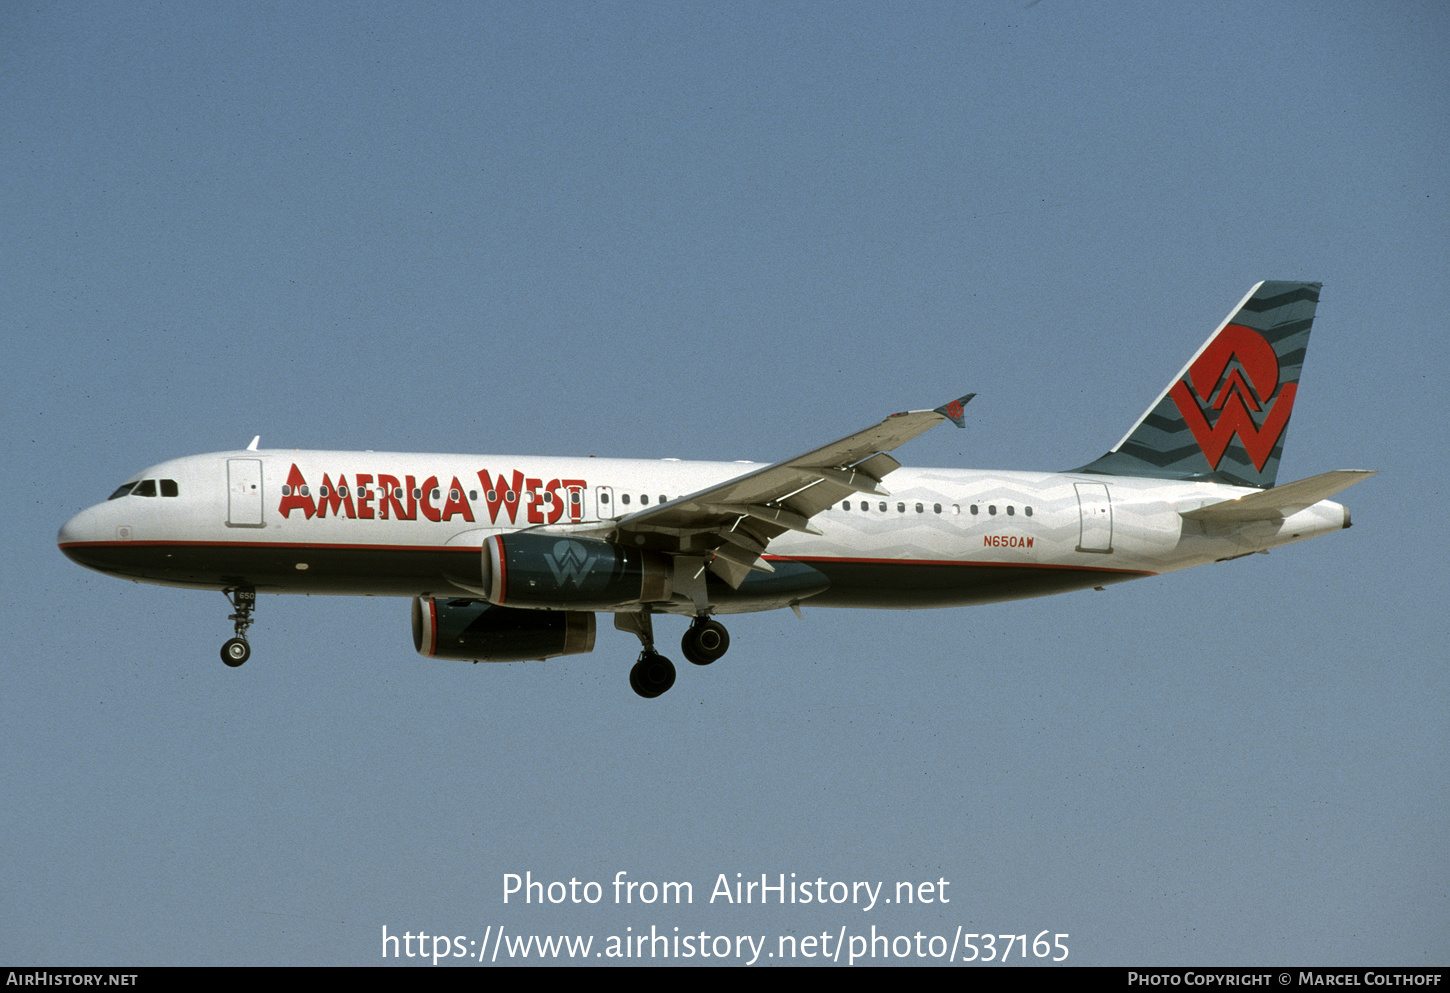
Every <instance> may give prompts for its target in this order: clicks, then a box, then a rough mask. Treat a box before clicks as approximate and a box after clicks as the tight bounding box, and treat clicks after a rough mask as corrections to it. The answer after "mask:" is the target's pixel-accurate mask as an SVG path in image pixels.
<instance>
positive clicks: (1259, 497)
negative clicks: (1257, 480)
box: [1180, 469, 1376, 524]
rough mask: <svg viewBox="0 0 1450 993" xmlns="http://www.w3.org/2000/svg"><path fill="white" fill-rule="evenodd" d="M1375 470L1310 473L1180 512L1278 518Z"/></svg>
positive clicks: (1218, 518) (1215, 517) (1197, 517)
mask: <svg viewBox="0 0 1450 993" xmlns="http://www.w3.org/2000/svg"><path fill="white" fill-rule="evenodd" d="M1375 472H1376V470H1372V469H1339V470H1336V471H1335V472H1326V473H1321V474H1320V475H1318V476H1310V477H1309V478H1308V479H1301V480H1299V481H1298V482H1294V483H1285V484H1284V485H1283V486H1275V487H1273V488H1272V489H1268V490H1264V491H1263V492H1262V493H1250V494H1249V495H1248V496H1242V497H1239V498H1238V499H1237V500H1224V501H1223V502H1221V503H1211V504H1209V505H1208V506H1207V507H1199V508H1198V509H1197V510H1185V511H1181V512H1180V513H1181V516H1182V517H1183V518H1184V519H1185V520H1189V521H1211V522H1216V523H1224V524H1228V523H1234V524H1242V523H1245V522H1247V521H1279V520H1283V519H1284V518H1285V517H1290V516H1292V515H1294V514H1297V513H1298V512H1299V511H1301V510H1303V509H1304V508H1305V507H1312V506H1314V504H1316V503H1318V502H1319V501H1320V500H1327V499H1329V498H1330V497H1332V496H1334V494H1336V493H1338V492H1339V491H1340V490H1343V489H1348V488H1349V487H1351V486H1353V485H1354V484H1355V483H1358V482H1359V481H1361V480H1364V479H1368V478H1369V477H1370V476H1373V475H1374V474H1375Z"/></svg>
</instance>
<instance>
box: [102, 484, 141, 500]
mask: <svg viewBox="0 0 1450 993" xmlns="http://www.w3.org/2000/svg"><path fill="white" fill-rule="evenodd" d="M135 488H136V480H134V479H133V480H131V481H130V482H129V483H122V484H121V485H120V486H119V487H118V488H117V489H116V492H115V493H112V494H111V495H110V496H108V497H106V499H107V500H116V499H119V498H121V497H123V496H125V495H126V494H127V493H130V492H131V491H132V490H133V489H135Z"/></svg>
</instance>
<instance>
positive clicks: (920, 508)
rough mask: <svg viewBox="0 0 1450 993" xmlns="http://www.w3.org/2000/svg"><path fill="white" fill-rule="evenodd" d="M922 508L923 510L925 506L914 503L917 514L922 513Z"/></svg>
mask: <svg viewBox="0 0 1450 993" xmlns="http://www.w3.org/2000/svg"><path fill="white" fill-rule="evenodd" d="M923 510H925V508H924V507H922V505H921V504H917V505H916V512H917V513H918V514H920V513H922V512H923Z"/></svg>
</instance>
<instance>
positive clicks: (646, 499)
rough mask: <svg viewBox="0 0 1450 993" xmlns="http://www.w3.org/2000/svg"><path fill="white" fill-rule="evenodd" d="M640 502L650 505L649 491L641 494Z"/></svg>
mask: <svg viewBox="0 0 1450 993" xmlns="http://www.w3.org/2000/svg"><path fill="white" fill-rule="evenodd" d="M639 502H640V503H641V504H643V505H644V506H646V507H648V506H649V494H648V493H641V494H640V497H639Z"/></svg>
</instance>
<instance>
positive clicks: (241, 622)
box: [222, 590, 257, 668]
mask: <svg viewBox="0 0 1450 993" xmlns="http://www.w3.org/2000/svg"><path fill="white" fill-rule="evenodd" d="M222 596H224V597H226V598H227V603H229V604H231V605H232V609H233V610H234V611H235V613H232V614H229V615H227V620H229V621H233V622H235V627H234V630H235V631H236V637H235V638H232V639H230V640H229V641H228V642H227V643H226V644H225V645H223V646H222V661H223V662H225V663H226V664H227V665H229V666H231V667H232V668H236V667H237V666H239V665H241V664H242V663H243V662H245V661H247V659H249V658H251V657H252V646H251V645H249V644H247V628H249V627H251V626H252V610H253V609H254V608H255V607H256V605H257V591H256V590H222Z"/></svg>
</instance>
